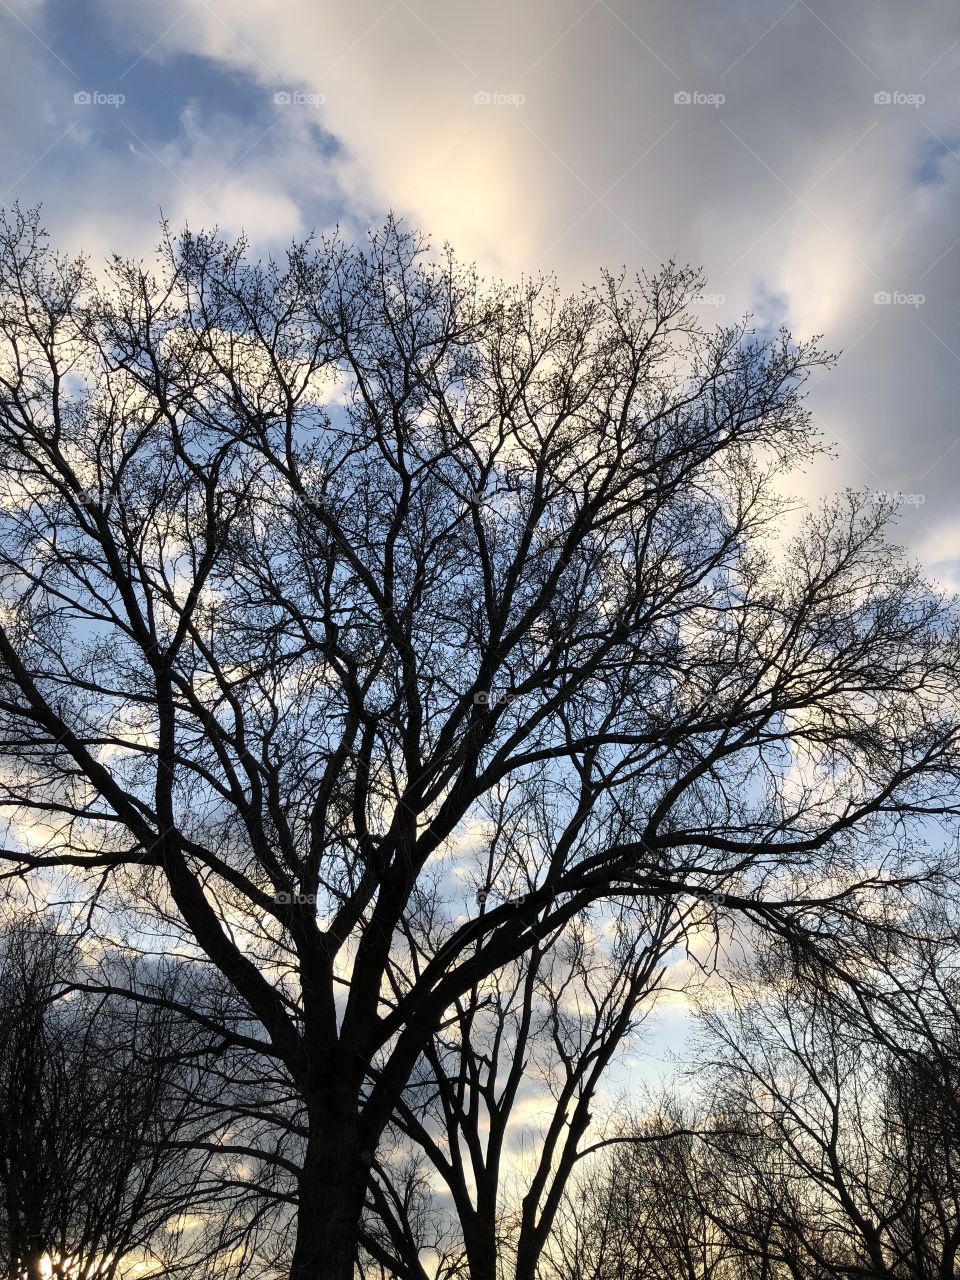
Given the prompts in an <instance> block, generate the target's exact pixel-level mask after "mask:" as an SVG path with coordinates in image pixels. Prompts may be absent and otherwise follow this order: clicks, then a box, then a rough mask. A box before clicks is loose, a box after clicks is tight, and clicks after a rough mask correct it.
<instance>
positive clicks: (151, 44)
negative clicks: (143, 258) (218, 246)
mask: <svg viewBox="0 0 960 1280" xmlns="http://www.w3.org/2000/svg"><path fill="white" fill-rule="evenodd" d="M18 4H19V7H18V9H17V12H18V13H19V14H20V16H21V17H22V19H23V21H22V22H17V21H16V20H15V19H13V18H11V19H10V20H9V22H10V25H11V31H12V36H13V38H14V41H15V43H16V45H17V48H18V52H19V53H20V54H21V55H22V56H21V57H19V58H18V59H16V61H15V69H14V71H13V74H12V75H11V77H10V78H9V79H8V81H7V82H6V83H5V85H4V87H3V88H2V89H0V93H2V94H4V95H5V97H6V101H5V102H4V104H3V105H6V106H8V108H10V109H12V108H13V107H18V108H19V115H20V117H21V118H22V119H24V121H25V123H24V125H23V127H22V129H20V130H19V131H18V133H17V134H15V135H10V136H8V138H7V142H8V155H7V160H6V169H5V171H4V182H3V183H2V184H0V185H8V184H9V185H10V186H11V189H12V190H13V191H14V192H17V193H20V194H26V195H28V196H29V198H31V199H32V198H35V197H36V196H43V197H44V199H45V201H46V203H47V205H48V209H49V213H50V217H49V219H48V220H49V221H50V222H51V225H52V228H53V229H55V230H56V232H57V233H58V235H62V236H63V237H65V238H67V239H69V240H70V241H71V242H78V241H82V242H83V243H84V244H85V245H86V246H87V247H88V248H90V249H92V250H93V251H94V252H95V253H101V252H105V251H106V250H107V249H108V248H110V247H116V246H119V247H120V248H122V249H124V250H133V249H138V250H140V251H143V250H144V248H145V247H146V246H148V245H149V244H151V243H152V242H153V239H155V230H156V220H157V214H158V209H159V208H160V206H161V205H162V207H163V208H164V211H165V212H166V213H167V214H168V215H169V216H170V217H171V218H172V219H173V220H174V221H175V222H176V221H177V220H182V219H185V218H189V219H190V220H191V221H192V222H193V223H194V225H200V224H206V225H209V224H210V223H212V222H218V223H219V224H220V225H221V226H222V227H223V228H224V229H225V230H226V231H228V232H229V233H234V232H235V231H237V230H238V229H239V228H240V227H243V228H244V229H245V230H246V231H247V232H248V233H249V234H250V235H251V238H252V239H253V241H254V242H255V244H256V245H258V246H267V247H274V246H277V245H282V244H283V243H284V242H285V241H286V240H288V239H289V238H290V237H291V236H295V235H299V234H303V232H305V231H306V230H307V229H308V228H310V227H312V226H314V225H317V224H319V225H320V226H329V225H330V224H332V223H333V222H334V221H337V220H339V221H341V222H342V223H343V224H345V227H346V229H347V230H348V231H349V232H350V233H351V234H359V233H361V232H362V231H363V229H364V228H365V227H366V226H368V225H369V224H370V223H372V222H376V221H377V220H378V219H379V218H380V217H381V216H382V215H383V213H384V212H385V211H386V209H387V208H388V207H390V206H392V207H393V208H395V209H396V210H397V211H398V212H400V213H402V214H404V215H406V216H407V217H409V219H410V220H411V221H413V222H416V223H418V224H420V225H421V226H422V227H424V228H425V229H426V230H428V231H430V232H431V233H432V234H433V235H434V237H435V238H436V239H437V240H443V239H449V240H451V241H452V242H453V243H454V245H455V246H456V247H457V249H458V251H459V252H460V253H461V254H462V255H464V256H466V257H475V258H477V259H478V260H479V262H480V264H481V267H482V268H483V269H484V270H486V271H487V272H489V273H493V274H505V275H507V276H511V277H516V276H517V275H519V274H520V273H521V272H524V271H535V270H539V269H549V270H554V271H556V272H557V273H558V274H559V276H560V278H561V281H562V282H563V283H564V285H566V286H568V287H571V286H574V285H576V284H577V283H579V281H580V280H582V279H584V278H589V279H594V278H596V275H597V272H598V270H599V268H600V266H602V265H606V266H610V267H613V268H617V267H619V266H620V265H626V266H627V268H628V269H629V270H630V271H634V270H637V269H651V268H654V267H655V266H656V265H657V263H658V262H659V261H660V260H661V259H664V258H666V257H669V256H676V257H677V258H679V259H680V260H682V261H693V262H696V263H702V264H703V265H704V266H705V267H706V270H707V274H708V278H709V289H710V290H711V301H710V304H708V307H707V308H705V309H706V314H707V315H708V316H714V315H715V316H716V317H717V318H718V319H726V318H732V317H733V316H735V315H738V314H739V313H741V312H742V311H744V310H747V309H749V310H752V311H753V312H754V313H755V314H756V317H757V323H758V325H759V326H761V327H769V326H772V325H774V324H775V323H778V322H780V321H781V320H782V321H783V322H785V323H787V324H788V325H790V326H791V327H792V328H793V329H794V330H795V331H796V332H797V333H798V334H802V335H807V334H809V333H811V332H814V331H822V332H823V333H824V334H825V341H826V343H827V345H828V346H830V347H832V348H833V349H842V351H843V355H842V358H841V361H840V365H839V367H838V369H837V370H836V371H834V372H831V373H829V374H826V375H825V376H823V377H822V378H818V379H817V381H816V385H815V387H814V388H813V391H812V397H811V405H812V407H813V409H814V411H815V413H816V415H817V418H818V421H819V422H820V424H821V425H822V427H823V430H824V432H825V434H826V435H827V436H828V437H829V438H831V439H833V440H836V441H837V443H838V448H837V457H836V459H835V460H832V461H823V462H821V463H820V464H819V465H818V466H817V467H815V468H813V469H811V471H810V472H809V473H808V474H807V475H806V476H798V477H797V483H796V488H798V489H799V490H800V491H801V492H802V494H803V495H805V496H807V497H812V496H816V495H818V494H820V493H825V492H829V491H831V490H835V489H837V488H838V487H840V486H842V485H844V484H853V485H856V486H863V487H867V488H871V489H883V490H885V491H887V492H904V493H907V494H922V495H923V502H922V503H919V502H917V503H913V504H911V505H909V506H905V507H904V510H903V518H902V521H901V532H902V536H903V538H904V540H905V541H906V542H908V543H909V544H910V545H911V546H913V547H915V548H922V549H923V550H924V555H925V556H927V555H928V554H933V553H934V551H933V549H935V548H936V547H937V545H938V544H943V545H950V527H951V526H950V521H951V519H952V514H951V513H952V506H953V493H954V488H955V481H956V477H957V474H958V466H957V464H958V462H960V448H958V449H954V448H953V445H954V442H955V441H957V439H958V438H960V435H958V423H957V414H956V408H955V404H956V386H957V374H958V366H960V340H957V339H956V338H955V337H954V335H955V334H956V333H957V332H958V331H960V325H958V319H960V316H958V314H957V312H958V306H957V302H956V299H957V298H958V297H960V225H958V222H957V218H956V212H955V211H956V208H957V206H958V197H960V81H958V79H957V76H956V71H957V67H958V65H960V42H958V41H957V36H956V27H955V12H954V9H953V6H952V4H949V3H947V0H925V2H923V3H920V4H918V5H915V6H914V8H913V10H912V11H911V15H910V22H909V23H907V22H906V21H905V19H904V14H903V10H902V6H900V5H897V4H894V3H893V0H880V2H879V3H875V4H872V5H870V6H869V7H867V6H849V5H845V4H841V3H837V2H834V0H793V3H790V0H783V2H782V5H778V6H777V7H775V8H773V9H771V8H770V6H769V5H767V4H764V3H761V0H739V3H737V4H724V5H717V4H716V3H713V2H711V0H685V2H684V3H683V4H677V3H675V2H674V3H668V2H667V0H653V2H652V3H650V4H648V5H645V6H643V7H642V8H640V7H637V6H628V5H625V4H623V2H622V0H595V3H592V4H583V3H574V0H530V2H529V3H527V4H524V5H523V6H515V5H512V4H509V3H508V2H507V0H491V2H490V3H488V4H485V5H483V6H467V5H451V4H449V2H448V0H416V2H414V0H356V3H354V4H352V5H350V6H345V5H335V4H333V3H316V0H310V2H309V3H308V2H307V0H285V3H284V4H283V5H282V6H281V5H278V4H270V3H264V0H236V2H235V3H233V4H231V5H230V6H227V5H225V3H223V0H209V2H208V0H204V3H202V4H196V3H192V0H180V3H179V4H176V5H173V6H167V7H164V8H162V9H161V8H158V7H157V6H152V5H148V4H147V3H146V2H145V0H123V2H122V3H121V0H96V2H94V0H90V2H89V3H85V4H79V5H78V6H76V7H75V8H73V9H71V11H70V12H69V14H65V13H64V12H63V11H61V10H60V9H55V8H54V6H53V5H52V3H46V4H44V3H42V0H31V2H30V3H29V4H26V3H22V2H21V0H18ZM87 28H89V29H90V30H91V31H92V32H94V33H96V35H97V37H98V39H97V40H93V39H92V38H90V37H89V36H88V35H87V34H86V31H87ZM77 86H80V87H91V88H96V87H98V86H99V87H100V89H101V90H102V91H104V92H110V91H113V92H116V91H118V90H119V91H122V92H124V93H125V95H126V98H127V101H126V102H125V104H124V105H123V107H122V108H119V109H114V110H112V111H111V110H110V109H109V108H96V107H87V108H83V109H80V108H75V107H74V104H73V101H72V95H73V92H74V91H75V89H76V88H77ZM276 94H288V95H290V96H291V101H290V102H288V103H275V102H274V96H275V95H276ZM297 94H299V95H300V101H295V100H294V96H295V95H297ZM47 148H49V151H47V150H46V149H47ZM38 157H40V158H39V159H38ZM25 171H26V172H25ZM882 295H889V296H890V298H891V299H893V300H892V301H889V302H884V301H877V300H876V299H877V298H878V296H882ZM900 299H903V300H902V301H901V300H900ZM918 299H919V300H918ZM935 554H936V560H935V563H937V564H942V563H943V562H944V561H945V560H947V559H949V555H947V554H945V553H941V552H940V551H936V553H935ZM929 563H930V564H931V565H932V564H933V563H934V561H929Z"/></svg>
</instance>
